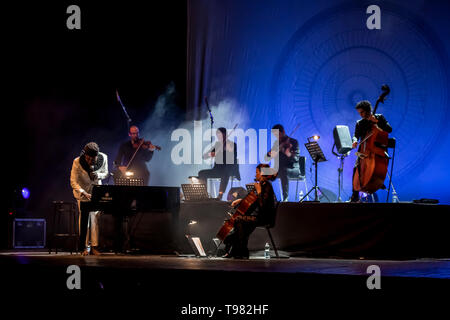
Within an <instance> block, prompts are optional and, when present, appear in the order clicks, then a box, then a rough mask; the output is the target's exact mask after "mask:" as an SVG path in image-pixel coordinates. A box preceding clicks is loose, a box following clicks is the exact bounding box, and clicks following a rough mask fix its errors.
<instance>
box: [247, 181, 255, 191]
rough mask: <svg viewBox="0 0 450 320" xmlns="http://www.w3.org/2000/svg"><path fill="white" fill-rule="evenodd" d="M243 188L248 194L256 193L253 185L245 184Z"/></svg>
mask: <svg viewBox="0 0 450 320" xmlns="http://www.w3.org/2000/svg"><path fill="white" fill-rule="evenodd" d="M245 188H246V189H247V192H249V193H250V192H256V189H255V185H254V184H253V183H247V184H246V185H245Z"/></svg>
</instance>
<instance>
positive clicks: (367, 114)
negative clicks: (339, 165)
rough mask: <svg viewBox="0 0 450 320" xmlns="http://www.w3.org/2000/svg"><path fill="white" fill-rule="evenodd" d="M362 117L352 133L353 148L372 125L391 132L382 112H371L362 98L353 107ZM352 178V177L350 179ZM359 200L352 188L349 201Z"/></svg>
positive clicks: (370, 108)
mask: <svg viewBox="0 0 450 320" xmlns="http://www.w3.org/2000/svg"><path fill="white" fill-rule="evenodd" d="M355 109H356V110H357V111H358V113H359V115H360V116H361V118H362V119H360V120H358V121H357V122H356V126H355V133H354V135H353V145H352V147H353V149H355V148H356V147H357V146H358V141H360V140H362V139H364V138H365V137H366V135H367V134H368V133H369V131H370V130H371V129H372V125H373V124H375V128H376V129H377V130H382V131H386V132H388V133H391V132H392V127H391V125H390V124H389V123H388V122H387V120H386V118H385V117H384V116H383V115H382V114H375V115H373V114H372V105H371V104H370V102H369V101H367V100H363V101H360V102H358V103H357V104H356V108H355ZM359 161H360V160H359V158H357V159H356V163H355V167H354V168H353V176H355V172H356V170H359ZM352 180H353V179H352ZM358 201H359V191H357V190H354V189H353V192H352V197H351V198H350V202H358Z"/></svg>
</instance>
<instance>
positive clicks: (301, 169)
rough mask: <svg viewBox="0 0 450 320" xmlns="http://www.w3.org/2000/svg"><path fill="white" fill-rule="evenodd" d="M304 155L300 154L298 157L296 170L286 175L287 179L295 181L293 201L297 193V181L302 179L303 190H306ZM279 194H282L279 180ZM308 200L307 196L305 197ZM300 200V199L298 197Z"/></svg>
mask: <svg viewBox="0 0 450 320" xmlns="http://www.w3.org/2000/svg"><path fill="white" fill-rule="evenodd" d="M305 168H306V157H303V156H300V157H299V159H298V171H294V172H293V173H290V175H289V176H288V181H289V182H290V181H297V183H296V185H295V199H294V201H297V197H298V196H299V194H298V183H299V181H303V182H304V184H305V192H307V191H308V185H307V183H306V169H305ZM279 186H280V194H283V191H282V188H281V182H280V185H279ZM307 199H308V200H309V196H308V197H307ZM298 200H300V199H298Z"/></svg>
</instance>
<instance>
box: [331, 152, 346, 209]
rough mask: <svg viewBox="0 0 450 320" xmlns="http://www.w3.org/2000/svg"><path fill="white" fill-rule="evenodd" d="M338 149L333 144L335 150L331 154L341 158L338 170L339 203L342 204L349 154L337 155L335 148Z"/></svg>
mask: <svg viewBox="0 0 450 320" xmlns="http://www.w3.org/2000/svg"><path fill="white" fill-rule="evenodd" d="M335 147H336V144H333V148H332V149H331V152H332V153H333V154H334V155H335V156H336V157H338V158H339V160H340V162H341V164H340V166H339V168H338V169H337V171H338V186H339V195H338V202H342V198H341V190H342V184H343V182H344V176H343V172H344V159H345V157H347V154H341V153H340V154H337V153H336V152H334V148H335Z"/></svg>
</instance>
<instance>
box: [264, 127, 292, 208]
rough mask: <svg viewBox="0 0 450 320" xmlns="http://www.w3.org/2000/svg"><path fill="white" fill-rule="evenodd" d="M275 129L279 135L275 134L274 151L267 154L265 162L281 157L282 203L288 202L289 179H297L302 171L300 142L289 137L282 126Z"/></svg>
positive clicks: (279, 172)
mask: <svg viewBox="0 0 450 320" xmlns="http://www.w3.org/2000/svg"><path fill="white" fill-rule="evenodd" d="M274 129H276V130H278V133H277V132H275V133H274V135H275V137H276V138H277V140H276V141H275V143H274V144H273V146H272V149H271V150H270V151H269V152H268V153H267V155H266V157H265V160H266V161H270V159H272V158H274V157H276V156H277V155H279V168H278V178H280V182H281V188H282V191H283V197H282V201H288V197H289V179H288V178H289V177H292V178H297V177H298V174H299V170H300V168H299V166H300V165H299V157H300V152H299V148H298V141H297V140H296V139H294V138H291V137H289V136H288V135H287V134H286V132H285V131H284V127H283V126H282V125H281V124H276V125H274V126H273V127H272V130H274Z"/></svg>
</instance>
